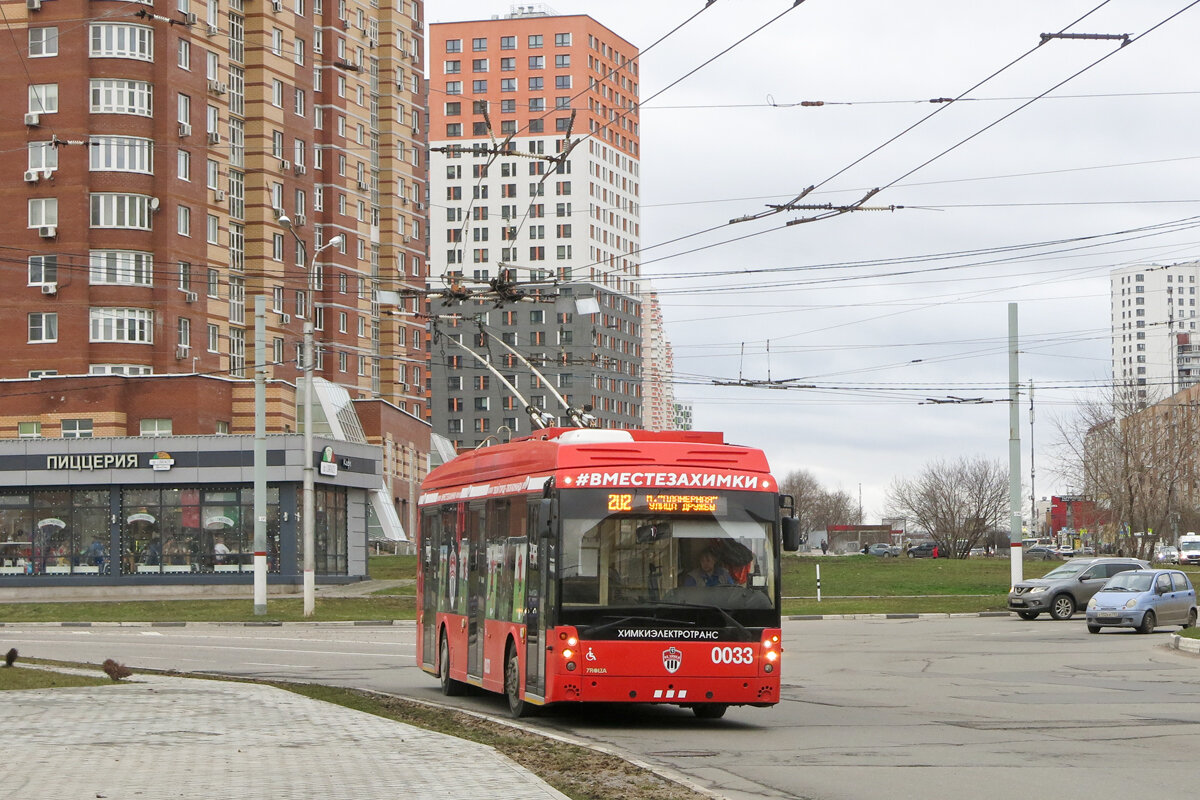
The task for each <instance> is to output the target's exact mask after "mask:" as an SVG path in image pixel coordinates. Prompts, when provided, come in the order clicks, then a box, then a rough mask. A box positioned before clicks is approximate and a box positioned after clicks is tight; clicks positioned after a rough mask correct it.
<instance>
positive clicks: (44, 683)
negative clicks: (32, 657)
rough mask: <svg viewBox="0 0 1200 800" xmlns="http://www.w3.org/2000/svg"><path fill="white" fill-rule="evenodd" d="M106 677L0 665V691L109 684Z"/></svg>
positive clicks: (18, 665)
mask: <svg viewBox="0 0 1200 800" xmlns="http://www.w3.org/2000/svg"><path fill="white" fill-rule="evenodd" d="M112 683H113V682H112V681H111V680H110V679H108V678H107V677H103V678H95V677H92V676H90V675H70V674H67V673H65V672H52V671H50V670H45V669H27V668H25V667H22V666H21V665H20V663H18V664H16V665H14V666H12V667H3V666H0V691H4V690H6V689H58V688H62V687H64V686H111V685H112Z"/></svg>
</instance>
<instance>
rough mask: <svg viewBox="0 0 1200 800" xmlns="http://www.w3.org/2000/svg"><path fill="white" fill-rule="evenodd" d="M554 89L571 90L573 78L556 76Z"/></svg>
mask: <svg viewBox="0 0 1200 800" xmlns="http://www.w3.org/2000/svg"><path fill="white" fill-rule="evenodd" d="M554 88H555V89H570V88H571V76H570V75H555V76H554Z"/></svg>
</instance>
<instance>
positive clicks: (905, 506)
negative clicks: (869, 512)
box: [887, 457, 1008, 558]
mask: <svg viewBox="0 0 1200 800" xmlns="http://www.w3.org/2000/svg"><path fill="white" fill-rule="evenodd" d="M887 507H888V514H889V515H891V516H897V517H905V518H907V519H908V520H910V521H912V522H913V523H915V527H917V528H923V529H924V530H926V531H928V532H929V535H930V536H932V537H933V539H934V541H936V542H937V545H938V548H939V549H943V548H944V549H945V550H946V552H949V553H952V554H953V555H954V557H955V558H966V557H967V554H968V553H969V552H970V551H971V548H972V547H975V546H976V545H977V544H980V543H982V542H983V541H984V540H985V538H986V537H987V535H988V534H989V533H991V532H992V531H994V530H995V529H996V528H997V527H998V526H999V525H1000V524H1001V523H1002V522H1004V521H1006V520H1007V518H1008V469H1007V468H1006V467H1004V466H1002V465H1001V464H1000V462H999V461H988V460H986V459H983V458H965V457H964V458H959V459H958V460H957V461H953V462H946V461H934V462H931V463H930V464H928V465H926V466H925V468H924V469H923V470H922V472H921V473H920V474H919V475H918V476H917V477H915V478H912V479H908V478H896V479H895V480H893V481H892V485H891V487H890V488H889V489H888V495H887Z"/></svg>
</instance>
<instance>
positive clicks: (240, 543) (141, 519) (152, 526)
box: [0, 485, 348, 583]
mask: <svg viewBox="0 0 1200 800" xmlns="http://www.w3.org/2000/svg"><path fill="white" fill-rule="evenodd" d="M280 494H281V492H280V488H279V487H278V486H269V487H268V489H267V548H266V550H267V569H268V571H269V572H271V573H276V574H278V573H280V571H281V565H282V560H283V559H282V558H281V550H285V549H286V548H281V544H280V542H281V538H282V536H281V534H282V533H284V531H285V528H286V530H287V531H288V532H289V533H288V535H289V536H290V535H291V533H290V532H291V531H293V530H294V531H295V532H296V534H297V539H300V537H299V535H298V533H299V530H300V525H299V523H298V514H295V513H293V514H291V515H290V518H291V522H290V523H288V524H287V525H284V524H283V522H284V521H285V520H288V518H289V515H288V514H287V513H286V512H281V511H280ZM291 496H292V497H296V493H295V492H292V493H291ZM316 512H317V513H316V532H315V533H316V537H315V538H316V569H317V573H318V574H323V575H346V574H347V572H348V557H347V553H348V543H347V540H348V531H347V522H348V515H347V493H346V489H345V488H342V487H324V486H318V487H317V490H316ZM302 548H303V543H302V542H301V541H297V542H296V550H297V551H298V553H297V556H296V557H297V559H302V558H303V550H302ZM288 557H289V558H291V556H288ZM289 563H290V562H289ZM253 571H254V490H253V487H251V486H245V485H232V486H202V487H195V486H188V487H183V486H141V487H115V486H114V487H98V488H86V489H66V488H48V489H34V490H26V491H15V490H4V491H0V583H2V582H3V579H4V578H5V577H7V576H17V575H26V576H31V575H32V576H43V575H44V576H60V575H61V576H74V575H85V576H86V575H93V576H96V575H101V576H125V575H162V574H181V575H187V574H191V575H196V574H210V575H211V574H223V573H251V572H253Z"/></svg>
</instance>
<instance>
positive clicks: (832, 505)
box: [779, 469, 862, 544]
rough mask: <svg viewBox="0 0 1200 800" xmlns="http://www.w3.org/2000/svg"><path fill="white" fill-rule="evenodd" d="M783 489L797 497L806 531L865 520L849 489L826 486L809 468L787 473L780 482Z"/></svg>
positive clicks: (858, 522) (803, 531)
mask: <svg viewBox="0 0 1200 800" xmlns="http://www.w3.org/2000/svg"><path fill="white" fill-rule="evenodd" d="M779 491H780V493H781V494H790V495H792V497H794V498H796V516H797V517H799V519H800V531H801V532H802V533H806V534H807V533H812V532H813V531H821V530H826V529H827V528H828V527H829V526H830V525H858V524H861V523H862V520H861V519H860V518H859V517H860V515H859V509H858V504H857V502H856V501H855V500H854V499H853V498H852V497H851V496H850V495H849V494H848V493H847V492H844V491H840V490H837V491H830V490H826V489H825V488H824V487H823V486H821V482H820V481H818V480H817V478H816V476H814V475H813V474H812V473H811V472H809V471H808V470H806V469H799V470H794V471H792V472H789V473H788V474H787V475H785V476H784V478H783V480H781V481H780V482H779ZM831 544H832V542H831Z"/></svg>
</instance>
